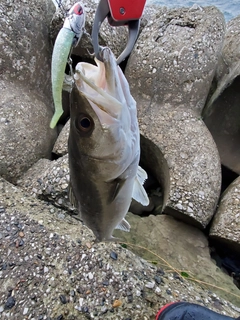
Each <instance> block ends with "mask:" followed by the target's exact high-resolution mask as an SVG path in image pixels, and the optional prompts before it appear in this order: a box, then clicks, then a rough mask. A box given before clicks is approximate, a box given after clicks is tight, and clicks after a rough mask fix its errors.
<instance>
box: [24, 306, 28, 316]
mask: <svg viewBox="0 0 240 320" xmlns="http://www.w3.org/2000/svg"><path fill="white" fill-rule="evenodd" d="M27 313H28V308H27V307H25V308H24V309H23V315H25V314H27Z"/></svg>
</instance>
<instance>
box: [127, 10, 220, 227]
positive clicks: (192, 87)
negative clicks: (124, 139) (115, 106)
mask: <svg viewBox="0 0 240 320" xmlns="http://www.w3.org/2000/svg"><path fill="white" fill-rule="evenodd" d="M223 34H224V18H223V15H222V14H221V13H220V11H219V10H218V9H216V8H214V7H206V8H200V7H197V8H196V7H194V8H190V9H189V8H178V9H171V10H170V9H167V8H158V11H157V12H156V13H155V15H153V16H152V18H151V19H149V22H148V24H147V25H146V26H145V28H144V29H143V31H142V33H141V35H140V37H139V39H138V41H137V43H136V46H135V49H134V51H133V53H132V55H131V56H130V59H129V61H128V64H127V69H126V76H127V79H128V80H129V83H130V87H131V93H132V95H133V96H134V98H135V99H136V101H137V106H138V118H139V125H140V131H141V134H142V137H141V150H142V151H141V152H142V156H141V160H142V163H143V165H144V167H145V168H146V169H149V170H150V171H151V172H152V173H153V174H154V176H155V177H156V178H157V179H158V181H159V183H161V184H162V186H163V193H164V202H163V210H164V212H167V213H170V214H173V215H175V216H177V217H180V218H181V219H184V220H186V221H188V222H190V223H193V224H196V225H198V226H201V227H206V225H207V224H208V223H209V221H210V220H211V218H212V216H213V214H214V211H215V208H216V204H217V201H218V197H219V194H220V187H221V169H220V159H219V155H218V151H217V149H216V145H215V143H214V141H213V139H212V137H211V135H210V133H209V131H208V130H207V128H206V126H205V124H204V123H203V122H202V120H201V118H200V116H199V115H198V114H199V113H200V112H201V110H202V108H203V106H204V103H205V100H206V97H207V94H208V90H209V87H210V84H211V81H212V78H213V75H214V73H215V69H216V65H217V61H218V55H219V53H220V50H221V46H222V42H223ZM201 192H205V195H206V196H205V197H202V196H200V195H199V193H201ZM188 203H192V204H193V206H192V207H191V209H189V205H188Z"/></svg>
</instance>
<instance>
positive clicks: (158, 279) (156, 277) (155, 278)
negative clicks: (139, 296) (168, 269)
mask: <svg viewBox="0 0 240 320" xmlns="http://www.w3.org/2000/svg"><path fill="white" fill-rule="evenodd" d="M154 280H155V281H156V283H157V284H160V283H161V282H162V279H161V277H159V276H155V277H154Z"/></svg>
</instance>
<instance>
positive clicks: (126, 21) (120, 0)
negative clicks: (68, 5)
mask: <svg viewBox="0 0 240 320" xmlns="http://www.w3.org/2000/svg"><path fill="white" fill-rule="evenodd" d="M145 2H146V0H131V1H129V0H100V2H99V5H98V7H97V11H96V14H95V19H94V23H93V29H92V43H93V49H94V52H95V55H96V58H97V59H99V60H101V56H100V54H99V53H100V47H99V43H98V33H99V30H100V27H101V24H102V22H103V20H104V19H105V18H106V17H107V18H108V22H109V24H111V25H112V26H124V25H126V26H128V31H129V35H128V42H127V45H126V48H125V49H124V50H123V52H122V53H121V54H120V56H119V57H118V59H117V63H118V64H119V63H120V62H122V61H123V60H124V59H125V58H126V57H127V56H128V55H129V54H130V53H131V51H132V49H133V46H134V44H135V42H136V40H137V36H138V32H139V25H140V22H139V19H140V17H141V15H142V12H143V9H144V5H145Z"/></svg>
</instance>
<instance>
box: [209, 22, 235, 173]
mask: <svg viewBox="0 0 240 320" xmlns="http://www.w3.org/2000/svg"><path fill="white" fill-rule="evenodd" d="M239 23H240V16H238V17H236V18H235V19H233V20H231V21H230V22H229V23H228V25H227V30H226V35H225V39H224V46H223V49H222V54H221V57H220V59H219V64H218V68H217V71H216V75H215V81H214V83H213V86H212V87H213V88H212V90H211V92H210V93H211V94H210V96H209V100H208V103H207V105H206V107H205V109H204V112H203V117H204V121H205V123H206V125H207V127H208V128H209V130H210V132H211V134H212V136H213V138H214V140H215V142H216V144H217V147H218V150H219V153H220V157H221V161H222V164H223V165H225V166H226V167H228V168H229V169H231V170H232V171H234V172H236V173H238V174H240V148H239V141H240V130H239V128H240V108H239V103H240V92H239V86H240V77H239V75H240V30H239Z"/></svg>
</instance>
